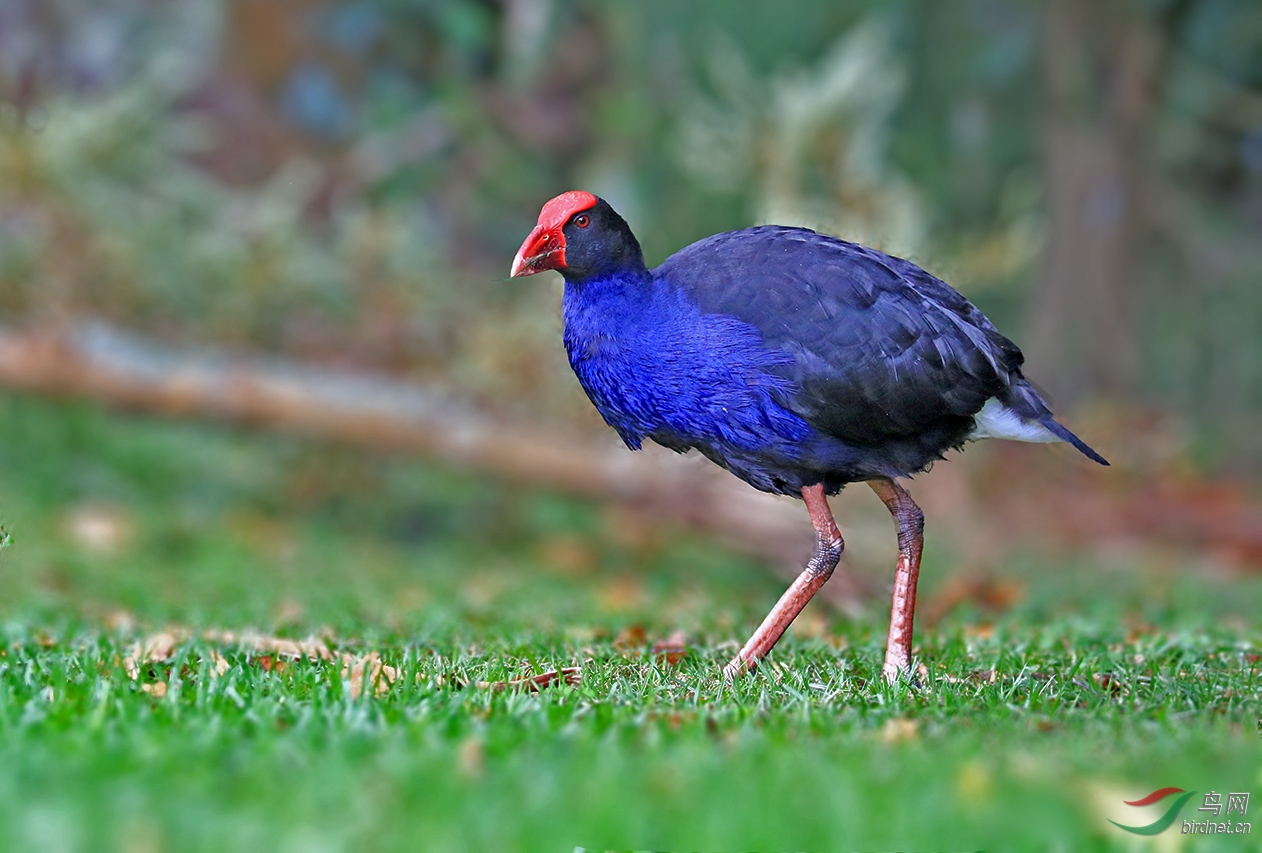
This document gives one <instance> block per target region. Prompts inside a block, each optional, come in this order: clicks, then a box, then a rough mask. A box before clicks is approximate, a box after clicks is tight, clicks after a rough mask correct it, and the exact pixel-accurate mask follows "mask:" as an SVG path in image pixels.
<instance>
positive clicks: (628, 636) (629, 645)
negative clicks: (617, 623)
mask: <svg viewBox="0 0 1262 853" xmlns="http://www.w3.org/2000/svg"><path fill="white" fill-rule="evenodd" d="M646 643H648V634H647V633H645V631H644V626H643V625H628V626H627V627H625V628H623V629H622V630H621V631H619V632H618V636H616V637H614V638H613V647H614V648H615V649H617V650H618V651H620V652H629V651H632V650H635V649H642V648H644V646H645V644H646Z"/></svg>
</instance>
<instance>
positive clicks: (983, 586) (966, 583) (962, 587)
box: [917, 574, 1025, 625]
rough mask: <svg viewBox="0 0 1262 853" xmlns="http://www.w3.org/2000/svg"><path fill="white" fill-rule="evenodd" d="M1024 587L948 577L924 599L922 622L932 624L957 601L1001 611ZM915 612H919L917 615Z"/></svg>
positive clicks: (963, 577) (939, 619) (986, 580)
mask: <svg viewBox="0 0 1262 853" xmlns="http://www.w3.org/2000/svg"><path fill="white" fill-rule="evenodd" d="M1024 595H1025V587H1023V586H1022V585H1021V584H1019V583H1016V582H1014V581H1010V580H1001V579H998V578H991V577H977V576H970V575H967V574H964V575H957V576H956V577H954V578H951V579H950V580H948V581H947V582H946V583H945V584H943V586H942V587H941V588H940V589H939V590H938V592H937V594H936V595H934V596H933V597H932V598H930V599H929V600H928V601H927V602H925V605H924V607H923V608H922V610H923V611H924V617H923V619H924V622H925V624H927V625H932V624H935V623H937V622H939V621H941V619H942V618H943V617H944V616H946V615H947V614H948V613H949V612H951V611H952V610H954V609H955V608H956V607H959V606H960V605H961V604H965V603H970V604H974V605H976V606H978V607H980V608H981V609H983V610H987V611H990V612H992V613H1001V612H1003V611H1005V610H1008V609H1009V608H1011V607H1012V606H1013V605H1014V604H1016V603H1017V602H1019V601H1020V600H1021V598H1022V597H1023V596H1024ZM917 615H919V614H917Z"/></svg>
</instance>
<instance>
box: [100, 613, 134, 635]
mask: <svg viewBox="0 0 1262 853" xmlns="http://www.w3.org/2000/svg"><path fill="white" fill-rule="evenodd" d="M105 628H106V630H108V631H113V632H115V633H119V634H130V633H131V632H132V631H134V630H136V617H135V616H132V615H131V614H130V613H128V612H127V611H126V610H121V609H115V610H111V611H110V612H109V613H108V614H106V616H105Z"/></svg>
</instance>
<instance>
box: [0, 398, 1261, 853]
mask: <svg viewBox="0 0 1262 853" xmlns="http://www.w3.org/2000/svg"><path fill="white" fill-rule="evenodd" d="M0 521H2V522H3V524H4V527H5V529H6V530H7V531H8V532H9V533H10V534H12V537H13V540H14V541H13V544H12V545H11V546H9V547H7V548H5V549H4V550H3V551H2V552H0V584H2V586H0V588H2V589H3V590H4V594H3V598H2V599H0V847H4V848H7V849H24V850H98V849H105V850H110V849H117V850H129V851H157V850H181V851H183V850H223V849H238V848H240V849H252V850H304V851H305V850H453V851H456V850H488V851H489V850H495V851H518V850H521V851H535V850H538V851H564V853H570V851H573V850H574V849H575V848H576V847H581V848H584V849H587V850H666V851H681V850H706V851H817V853H829V851H843V850H887V849H888V850H893V849H899V850H976V849H987V850H1024V849H1031V850H1035V849H1038V850H1044V849H1052V850H1066V851H1068V850H1111V849H1121V850H1126V849H1136V848H1137V845H1138V848H1137V849H1148V848H1149V847H1151V848H1152V849H1179V850H1188V851H1193V850H1259V849H1262V828H1259V829H1258V830H1257V831H1256V832H1254V833H1252V834H1251V835H1246V836H1226V837H1197V838H1189V837H1185V836H1180V835H1179V834H1178V832H1179V829H1178V824H1177V823H1176V826H1175V827H1174V828H1173V829H1171V830H1169V831H1168V832H1167V833H1166V834H1164V835H1161V836H1157V837H1156V838H1154V839H1142V838H1139V837H1137V836H1133V835H1129V834H1127V833H1124V832H1122V831H1121V830H1119V829H1116V828H1115V827H1114V826H1112V825H1111V824H1110V823H1109V822H1108V820H1107V819H1108V818H1112V819H1114V820H1117V821H1119V822H1123V823H1131V824H1136V825H1138V824H1146V823H1149V822H1151V821H1153V820H1155V819H1156V818H1157V817H1158V816H1160V814H1161V813H1162V811H1163V810H1164V807H1165V806H1166V805H1168V804H1169V801H1165V802H1163V803H1162V804H1160V805H1154V806H1150V807H1147V808H1142V809H1136V808H1130V807H1128V806H1125V805H1123V804H1122V801H1123V800H1133V799H1136V798H1139V797H1142V796H1144V795H1145V794H1147V793H1149V792H1150V791H1153V790H1155V789H1157V788H1161V787H1165V786H1178V787H1181V788H1185V789H1187V790H1189V791H1197V792H1198V793H1197V794H1196V795H1194V797H1193V799H1192V800H1191V801H1190V802H1189V804H1188V806H1187V807H1186V808H1185V809H1184V813H1183V817H1184V818H1188V819H1191V818H1193V817H1196V818H1197V819H1204V818H1205V814H1204V813H1201V814H1199V815H1198V814H1196V807H1197V806H1199V805H1200V804H1201V803H1202V796H1203V793H1204V792H1208V791H1219V792H1223V793H1224V794H1225V793H1226V792H1242V791H1247V792H1251V793H1252V795H1253V797H1252V799H1253V802H1251V804H1250V807H1249V812H1250V813H1249V815H1248V816H1247V817H1246V818H1245V820H1250V819H1251V820H1252V822H1253V823H1262V820H1260V819H1259V818H1260V817H1262V802H1258V801H1257V800H1258V794H1259V793H1262V770H1260V769H1259V768H1260V767H1262V762H1260V761H1259V757H1260V755H1262V710H1260V708H1262V702H1260V701H1259V700H1260V699H1262V676H1260V675H1259V670H1260V669H1262V662H1260V661H1259V654H1262V633H1260V632H1259V627H1258V621H1257V615H1256V614H1258V613H1260V612H1262V579H1260V578H1259V577H1258V576H1257V575H1247V574H1246V575H1240V574H1226V573H1223V572H1221V571H1218V572H1215V571H1206V570H1205V566H1204V565H1202V561H1199V560H1198V559H1196V558H1195V556H1187V557H1183V556H1179V555H1166V556H1163V557H1162V558H1161V559H1160V560H1158V559H1153V558H1151V557H1148V558H1145V557H1142V556H1135V555H1131V556H1119V557H1116V558H1109V559H1107V560H1106V559H1104V558H1100V557H1091V556H1081V557H1078V558H1071V557H1066V556H1064V555H1060V556H1048V555H1046V554H1041V553H1039V552H1036V551H1031V552H1029V553H1022V552H1018V553H1016V554H1014V555H1013V558H1012V560H1011V565H1010V567H1009V572H1010V576H1011V577H1012V578H1013V579H1014V580H1016V581H1019V582H1020V583H1021V584H1022V586H1023V588H1024V590H1025V593H1024V595H1023V596H1021V597H1020V599H1019V600H1018V601H1016V602H1015V603H1014V604H1013V605H1012V606H1011V607H1009V608H1008V609H1006V610H1004V611H1003V612H1001V613H998V614H989V613H982V612H980V611H978V610H975V609H973V608H971V607H969V606H964V607H960V608H956V609H955V610H953V611H951V612H950V613H949V614H948V615H947V617H946V618H945V619H944V620H943V621H942V622H941V623H939V624H938V625H936V626H934V627H933V628H932V630H922V631H921V633H920V634H919V651H918V655H919V657H920V659H921V660H922V661H923V663H924V664H925V668H924V669H923V670H922V671H921V675H920V682H921V683H920V684H919V686H918V687H917V688H915V689H909V688H907V687H899V688H889V687H887V686H885V685H883V684H882V683H881V682H880V681H879V679H878V678H877V677H876V676H877V675H878V674H879V672H880V663H881V651H882V644H883V630H884V624H883V620H884V619H885V618H886V616H887V614H886V612H883V611H884V607H883V606H881V604H880V603H874V604H873V606H872V607H871V608H869V611H870V612H868V613H867V614H866V615H865V616H864V617H863V618H860V619H847V618H843V617H840V616H831V615H828V614H827V613H826V612H824V611H822V610H821V611H818V612H816V611H814V610H811V611H808V613H807V614H806V615H807V616H810V617H812V618H810V619H807V620H806V621H805V623H804V625H803V626H802V627H801V629H795V630H793V631H791V632H790V634H789V635H788V637H787V638H786V640H785V642H784V643H782V644H781V646H780V647H779V648H778V649H777V650H776V652H775V653H774V654H773V656H772V661H771V663H770V664H769V665H767V666H764V667H763V668H762V669H761V670H760V671H759V673H758V674H756V675H755V676H754V677H751V678H747V679H744V680H742V681H740V682H738V683H737V684H735V685H734V686H725V685H724V684H723V683H722V681H721V679H720V677H719V670H720V667H721V665H722V663H723V662H725V661H726V660H727V659H728V658H729V657H730V655H731V654H732V651H733V646H734V642H735V641H737V640H742V639H744V636H745V635H746V634H747V633H748V632H749V631H750V630H751V629H752V627H753V626H754V625H756V624H757V621H758V620H759V618H760V617H761V616H762V615H763V613H764V612H765V611H766V609H767V608H768V607H769V605H770V604H771V602H772V601H774V599H775V598H776V596H777V595H778V594H779V592H780V587H781V583H780V582H779V581H777V580H775V579H774V578H773V577H772V576H771V575H770V574H769V573H767V572H765V571H764V570H763V569H762V568H761V567H759V566H758V565H757V564H755V563H753V562H751V561H749V560H748V559H745V558H742V557H739V556H734V555H732V554H729V553H726V552H724V551H722V550H721V549H717V548H715V547H714V545H713V543H711V542H708V541H703V540H700V539H696V538H692V537H690V536H688V535H686V534H683V533H677V532H659V531H655V530H645V529H640V528H636V527H635V526H634V525H627V524H624V523H620V521H619V519H618V517H617V516H615V515H613V514H611V513H610V512H609V511H608V510H607V509H605V508H602V507H597V506H590V505H585V504H583V503H581V502H577V501H574V500H571V499H567V498H565V497H562V496H557V495H554V494H546V493H532V492H524V491H520V490H512V489H508V488H505V487H503V486H501V485H498V484H496V483H494V482H491V481H487V480H484V479H480V478H477V477H474V476H471V475H468V474H466V473H462V472H459V471H453V470H446V469H443V468H441V467H439V466H435V465H432V464H425V463H420V462H415V461H411V460H405V459H400V458H397V457H394V458H391V457H372V456H365V455H362V454H357V453H351V452H348V451H344V450H339V449H337V448H330V447H328V446H322V445H317V444H312V443H307V442H302V441H298V440H293V439H287V438H279V437H276V436H272V435H258V434H243V433H240V432H235V431H231V430H224V429H218V428H214V427H209V426H202V425H173V424H170V423H165V422H158V421H153V420H147V419H143V418H138V417H134V416H125V415H118V414H111V413H107V412H103V411H101V410H98V409H96V408H93V407H91V406H88V405H80V404H75V405H68V404H50V403H39V402H32V401H30V400H26V399H22V398H14V397H0ZM932 525H933V520H932V519H930V527H929V529H928V536H929V537H930V543H931V544H930V548H929V552H928V554H927V557H926V565H925V567H924V581H923V584H922V595H932V593H933V590H934V587H935V584H938V583H941V582H942V580H943V578H945V577H946V576H947V575H948V574H949V570H950V565H949V562H948V559H949V557H948V556H938V555H937V554H936V553H935V551H934V550H933V547H932V536H933V532H934V531H933V526H932ZM891 536H892V532H891ZM678 632H682V635H683V638H684V640H685V642H684V644H683V646H682V647H680V646H679V645H678V640H679V637H678V636H677V633H678ZM672 635H675V636H672ZM285 641H287V642H285ZM655 647H656V649H655ZM294 650H297V651H299V652H305V655H300V656H299V657H297V658H294V657H291V656H288V655H287V654H286V653H287V652H291V651H294ZM569 667H577V668H580V669H581V675H580V676H578V677H577V678H576V680H577V683H576V684H572V685H556V686H551V687H548V688H546V689H543V690H539V691H537V692H531V691H527V690H522V689H512V688H511V687H510V689H502V690H501V689H495V687H496V686H498V685H500V684H502V683H504V682H510V681H513V680H515V679H521V678H524V677H528V676H532V675H538V674H542V673H546V672H550V671H555V670H560V669H563V668H569ZM1223 799H1224V802H1225V801H1226V797H1225V796H1224V798H1223Z"/></svg>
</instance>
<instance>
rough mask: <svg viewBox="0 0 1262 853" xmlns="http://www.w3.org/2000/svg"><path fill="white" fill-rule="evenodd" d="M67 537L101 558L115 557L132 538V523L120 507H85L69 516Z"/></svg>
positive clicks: (66, 518)
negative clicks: (103, 556)
mask: <svg viewBox="0 0 1262 853" xmlns="http://www.w3.org/2000/svg"><path fill="white" fill-rule="evenodd" d="M64 526H65V531H66V536H67V537H68V538H69V539H71V540H72V541H73V542H74V543H75V544H76V545H78V546H80V547H81V548H83V549H85V550H87V551H94V552H96V553H98V554H115V553H117V552H119V551H121V550H122V549H123V548H124V546H126V545H127V543H128V542H129V541H130V540H131V538H132V528H133V525H132V522H131V519H130V518H129V517H128V515H127V514H126V513H125V512H123V511H122V510H121V509H119V508H118V507H113V506H104V505H89V504H84V505H83V506H78V507H75V508H73V509H71V510H70V511H69V512H67V513H66V517H65V521H64Z"/></svg>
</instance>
